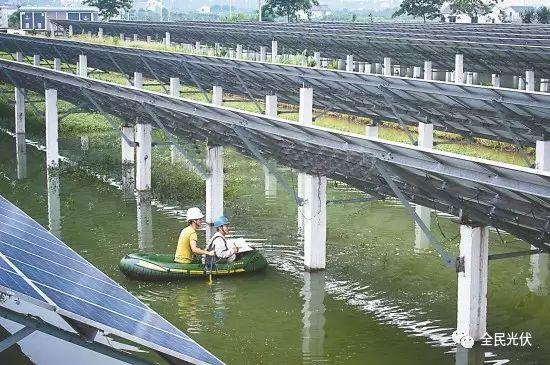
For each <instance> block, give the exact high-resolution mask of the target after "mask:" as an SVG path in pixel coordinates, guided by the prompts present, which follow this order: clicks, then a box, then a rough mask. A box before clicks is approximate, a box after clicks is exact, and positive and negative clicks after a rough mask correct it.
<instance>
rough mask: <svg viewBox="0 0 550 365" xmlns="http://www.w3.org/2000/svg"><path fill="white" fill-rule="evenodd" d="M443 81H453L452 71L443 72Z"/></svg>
mask: <svg viewBox="0 0 550 365" xmlns="http://www.w3.org/2000/svg"><path fill="white" fill-rule="evenodd" d="M445 82H453V73H452V72H449V71H447V72H445Z"/></svg>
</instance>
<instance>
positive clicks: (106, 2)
mask: <svg viewBox="0 0 550 365" xmlns="http://www.w3.org/2000/svg"><path fill="white" fill-rule="evenodd" d="M82 3H83V4H85V5H90V6H95V7H97V8H98V9H99V14H100V15H101V16H102V17H103V18H105V19H110V18H112V17H114V16H116V15H119V14H120V12H121V10H124V11H129V10H130V9H131V8H132V4H133V3H134V0H84V1H82Z"/></svg>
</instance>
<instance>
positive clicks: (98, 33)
mask: <svg viewBox="0 0 550 365" xmlns="http://www.w3.org/2000/svg"><path fill="white" fill-rule="evenodd" d="M97 37H98V38H100V39H102V38H103V28H101V27H99V29H98V30H97Z"/></svg>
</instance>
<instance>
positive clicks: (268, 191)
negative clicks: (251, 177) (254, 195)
mask: <svg viewBox="0 0 550 365" xmlns="http://www.w3.org/2000/svg"><path fill="white" fill-rule="evenodd" d="M263 170H264V188H265V196H266V197H270V198H271V197H275V196H277V179H276V178H275V175H273V174H271V173H270V172H269V169H268V168H267V167H265V166H263Z"/></svg>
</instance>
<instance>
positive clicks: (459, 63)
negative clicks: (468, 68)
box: [455, 54, 464, 84]
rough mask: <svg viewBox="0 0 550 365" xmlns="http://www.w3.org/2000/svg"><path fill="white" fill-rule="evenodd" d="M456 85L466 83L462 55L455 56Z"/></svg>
mask: <svg viewBox="0 0 550 365" xmlns="http://www.w3.org/2000/svg"><path fill="white" fill-rule="evenodd" d="M455 83H456V84H463V83H464V56H463V55H461V54H457V55H455Z"/></svg>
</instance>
